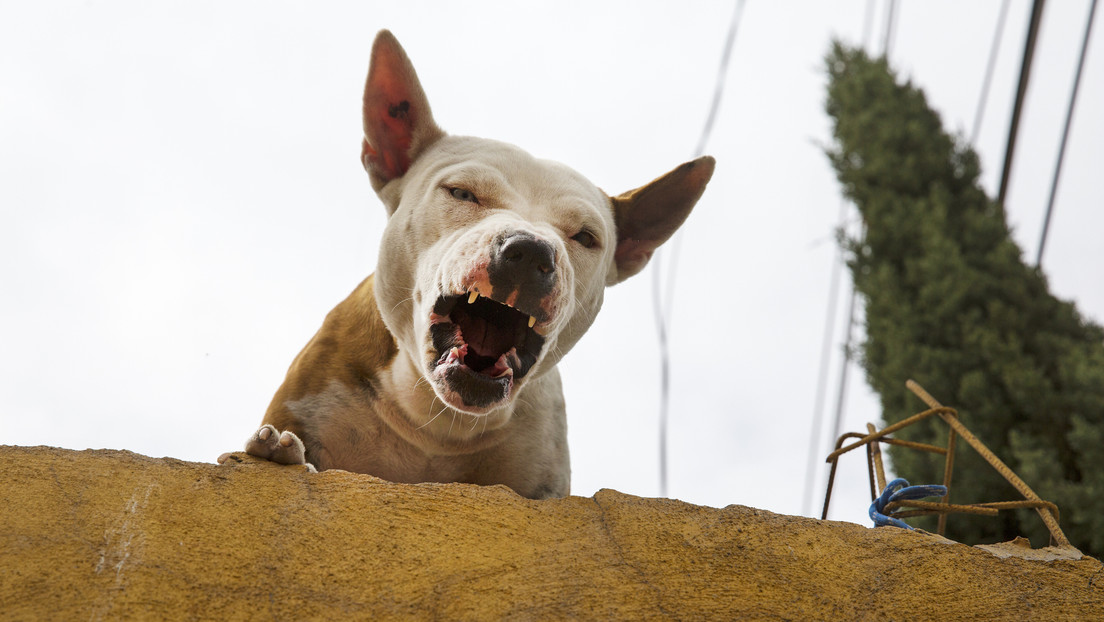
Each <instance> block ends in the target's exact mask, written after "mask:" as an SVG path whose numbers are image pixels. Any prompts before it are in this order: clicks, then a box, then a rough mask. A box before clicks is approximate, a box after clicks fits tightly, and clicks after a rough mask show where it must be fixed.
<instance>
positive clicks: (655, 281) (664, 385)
mask: <svg viewBox="0 0 1104 622" xmlns="http://www.w3.org/2000/svg"><path fill="white" fill-rule="evenodd" d="M745 2H746V0H737V2H736V5H735V7H734V9H733V11H732V20H731V21H730V22H729V25H728V34H727V35H726V37H725V44H724V48H723V50H722V51H721V62H720V66H719V67H718V69H717V79H716V81H715V83H714V86H713V100H712V102H711V103H710V107H709V115H708V116H707V117H706V119H705V125H704V126H703V127H702V133H701V136H700V137H699V138H698V145H697V148H696V149H695V151H694V158H699V157H701V156H702V154H704V153H705V146H706V145H707V144H708V143H709V138H710V136H711V135H712V134H713V124H714V122H715V121H716V119H717V111H718V109H719V108H720V105H721V95H722V94H723V93H724V86H725V78H726V77H727V75H728V61H729V59H730V58H731V57H732V48H733V46H734V44H735V43H736V32H737V30H738V29H739V26H740V17H741V15H742V14H743V12H744V4H745ZM680 242H681V236H680V235H677V234H676V237H675V239H674V240H673V245H672V247H671V260H670V265H669V266H668V277H667V292H666V300H665V301H662V302H661V300H662V296H661V290H662V284H661V283H660V276H659V275H660V269H661V268H662V265H663V261H662V249H660V250H657V251H656V254H655V257H654V258H653V260H652V311H653V312H654V314H655V321H656V339H657V341H658V344H659V496H661V497H666V496H667V427H668V426H667V421H668V410H669V407H670V402H671V381H670V378H671V351H670V344H669V342H668V329H669V328H670V321H671V306H672V304H673V301H674V292H675V284H676V282H677V277H678V274H677V271H676V266H677V265H678V257H679V250H680Z"/></svg>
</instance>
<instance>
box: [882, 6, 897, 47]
mask: <svg viewBox="0 0 1104 622" xmlns="http://www.w3.org/2000/svg"><path fill="white" fill-rule="evenodd" d="M896 30H897V0H889V12H888V13H886V27H885V38H884V39H883V40H882V56H885V57H886V59H889V52H890V50H892V49H893V35H894V34H895V32H896Z"/></svg>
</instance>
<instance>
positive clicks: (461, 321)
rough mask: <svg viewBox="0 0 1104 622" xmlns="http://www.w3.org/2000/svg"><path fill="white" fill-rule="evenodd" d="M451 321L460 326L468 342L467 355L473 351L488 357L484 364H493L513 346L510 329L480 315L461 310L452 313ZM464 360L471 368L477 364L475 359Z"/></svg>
mask: <svg viewBox="0 0 1104 622" xmlns="http://www.w3.org/2000/svg"><path fill="white" fill-rule="evenodd" d="M453 321H455V322H456V324H457V326H459V327H460V332H461V333H462V334H463V336H464V341H465V342H466V343H467V344H468V353H469V357H470V356H471V354H473V353H474V354H475V355H477V356H478V357H480V358H487V359H490V360H489V361H487V362H486V365H491V364H493V363H494V362H495V361H496V360H498V358H499V357H500V356H502V355H503V354H505V353H506V352H508V351H509V350H510V348H512V347H514V335H513V334H512V333H511V332H510V331H506V330H501V329H500V328H498V327H497V326H495V325H494V324H491V323H490V322H488V321H487V320H485V319H483V318H481V317H476V316H473V315H469V314H468V313H463V312H461V313H454V314H453ZM466 362H467V364H468V366H469V367H472V368H473V369H475V368H476V367H477V365H478V363H476V362H475V361H466ZM473 363H476V364H474V365H473ZM477 371H478V370H477Z"/></svg>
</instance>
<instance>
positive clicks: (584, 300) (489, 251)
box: [361, 31, 713, 415]
mask: <svg viewBox="0 0 1104 622" xmlns="http://www.w3.org/2000/svg"><path fill="white" fill-rule="evenodd" d="M364 133H365V138H364V143H363V148H362V153H361V158H362V160H363V163H364V167H365V169H366V170H367V171H368V174H369V176H370V177H371V180H372V185H373V187H374V188H375V189H376V192H377V193H378V194H379V196H380V198H381V199H382V200H383V203H384V205H385V206H386V207H387V211H388V214H389V216H390V220H389V222H388V225H387V229H386V231H385V232H384V238H383V243H382V247H381V250H380V261H379V266H378V267H377V271H376V277H375V286H376V298H377V301H378V304H379V307H380V311H381V313H382V315H383V318H384V322H385V323H386V324H387V327H388V329H390V330H391V332H392V334H393V335H394V336H395V339H396V342H397V343H398V345H399V349H400V351H401V354H400V356H406V357H409V363H411V364H413V365H414V366H415V367H416V368H417V369H418V370H419V373H420V375H421V376H423V377H424V378H425V379H426V380H427V381H428V382H429V384H430V385H431V386H432V387H433V390H434V391H435V392H436V394H437V396H438V397H439V398H440V399H441V400H442V401H443V402H444V403H446V404H448V405H449V406H451V407H452V408H455V409H457V410H461V411H464V412H467V413H471V414H476V415H481V414H487V413H489V412H490V411H492V410H495V409H499V408H502V407H504V406H508V405H509V404H511V403H512V401H513V399H514V398H515V397H516V396H517V395H518V393H519V392H520V391H521V389H522V387H523V385H524V384H525V382H526V381H527V380H529V379H531V378H534V377H538V376H539V375H540V374H541V373H542V372H544V371H547V370H548V369H551V368H552V366H554V365H555V364H556V363H557V362H558V361H559V360H560V358H562V357H563V355H564V354H565V353H566V352H567V351H568V350H569V349H570V348H571V347H572V346H573V345H574V344H575V343H576V342H577V341H578V339H579V338H580V337H581V336H582V334H583V333H584V332H586V330H587V328H589V327H590V325H591V323H592V322H593V321H594V318H595V316H596V315H597V313H598V309H599V308H600V307H601V304H602V296H603V290H604V288H605V287H606V286H608V285H613V284H614V283H618V282H620V281H622V280H624V279H626V278H628V277H630V276H632V275H634V274H636V273H637V272H639V271H640V270H642V269H643V268H644V266H645V264H647V262H648V260H649V258H650V257H651V255H652V253H653V252H654V251H655V249H656V248H657V247H658V246H659V245H660V244H662V243H663V242H664V241H666V240H667V238H669V237H670V236H671V235H672V234H673V233H674V232H675V230H676V229H677V228H678V227H679V225H681V224H682V222H683V221H684V220H685V219H686V217H687V215H689V213H690V210H691V208H693V206H694V204H695V203H696V202H697V200H698V198H699V197H700V196H701V194H702V192H703V191H704V190H705V185H706V183H707V182H708V181H709V178H710V177H711V175H712V174H713V159H712V158H709V157H704V158H700V159H698V160H695V161H693V162H688V163H686V164H683V165H682V166H680V167H678V168H676V169H675V170H673V171H671V172H670V173H667V174H666V175H664V176H662V177H660V178H659V179H656V180H655V181H653V182H651V183H650V184H648V185H646V186H643V187H641V188H638V189H636V190H633V191H631V192H627V193H625V194H622V195H619V196H615V197H610V196H608V195H606V194H605V193H604V192H602V191H601V190H599V189H598V188H597V187H596V186H594V184H592V183H591V182H589V181H588V180H587V179H586V178H585V177H583V176H582V175H580V174H579V173H577V172H575V171H574V170H572V169H570V168H568V167H566V166H563V165H561V164H557V163H554V162H549V161H545V160H539V159H536V158H534V157H533V156H531V155H529V154H528V153H526V152H525V151H522V150H521V149H518V148H517V147H514V146H512V145H508V144H505V143H501V142H497V141H492V140H486V139H481V138H471V137H459V136H449V135H446V134H445V133H444V132H443V131H442V130H441V129H440V128H439V127H437V124H436V123H435V122H434V120H433V116H432V113H431V112H430V108H429V103H428V101H427V100H426V96H425V93H424V92H423V90H422V87H421V84H420V83H419V82H418V78H417V75H416V74H415V72H414V68H413V66H412V65H411V63H410V60H409V59H408V58H407V56H406V54H405V52H404V51H403V49H402V47H400V46H399V43H398V41H396V40H395V38H394V37H393V36H392V35H391V33H389V32H387V31H382V32H380V33H379V35H378V36H377V37H376V41H375V44H374V46H373V48H372V62H371V66H370V68H369V70H368V81H367V84H366V86H365V91H364Z"/></svg>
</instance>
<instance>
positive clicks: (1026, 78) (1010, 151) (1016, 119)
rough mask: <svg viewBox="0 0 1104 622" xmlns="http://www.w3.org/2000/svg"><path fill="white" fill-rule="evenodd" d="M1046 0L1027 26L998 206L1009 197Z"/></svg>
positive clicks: (1035, 6) (1037, 5)
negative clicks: (1017, 144) (1022, 115)
mask: <svg viewBox="0 0 1104 622" xmlns="http://www.w3.org/2000/svg"><path fill="white" fill-rule="evenodd" d="M1045 4H1046V0H1035V1H1034V2H1033V3H1032V5H1031V20H1030V21H1029V22H1028V25H1027V40H1026V41H1025V42H1024V52H1023V61H1022V62H1021V64H1020V83H1019V86H1017V87H1016V99H1015V102H1014V103H1013V104H1012V120H1011V122H1009V124H1008V146H1007V147H1005V149H1004V170H1002V171H1001V180H1000V190H998V191H997V204H998V205H1000V206H1002V207H1003V206H1004V199H1005V197H1007V196H1008V181H1009V179H1010V178H1011V173H1012V159H1013V156H1014V155H1015V154H1016V135H1017V134H1019V129H1020V113H1021V112H1022V111H1023V102H1024V98H1025V97H1026V95H1027V85H1028V82H1030V80H1031V60H1032V58H1033V57H1034V56H1035V41H1036V39H1038V36H1039V24H1040V23H1041V22H1042V21H1043V6H1044V5H1045Z"/></svg>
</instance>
